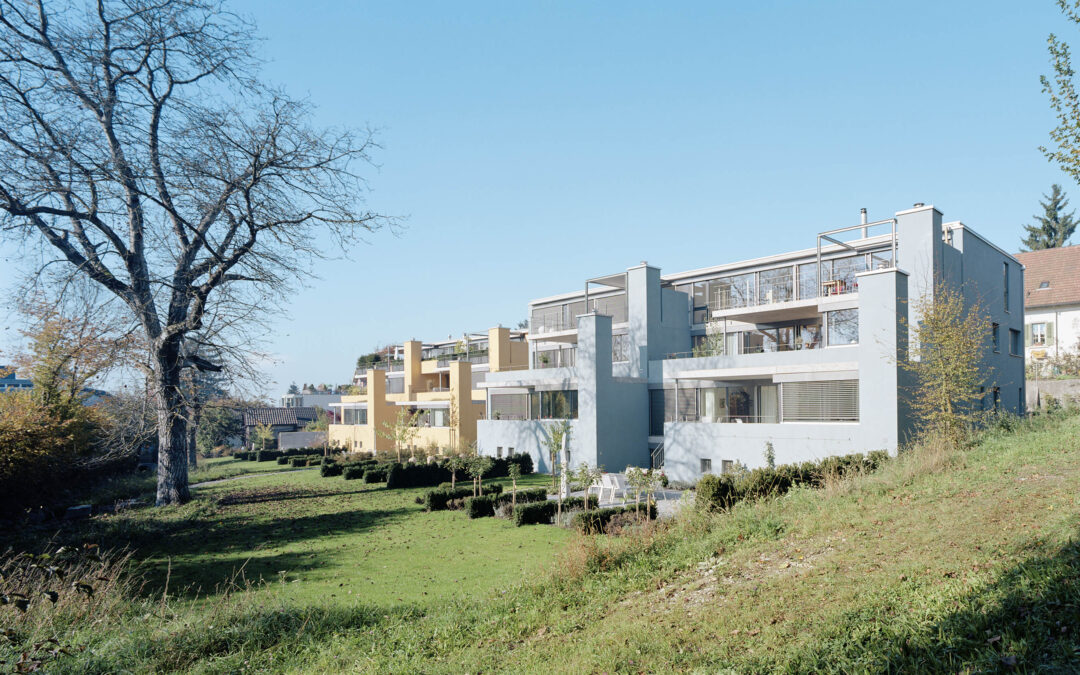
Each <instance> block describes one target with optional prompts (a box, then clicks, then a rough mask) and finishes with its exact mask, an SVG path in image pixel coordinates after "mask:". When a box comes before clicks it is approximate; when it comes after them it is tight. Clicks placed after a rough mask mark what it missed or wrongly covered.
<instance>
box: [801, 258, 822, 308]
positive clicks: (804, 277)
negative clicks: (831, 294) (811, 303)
mask: <svg viewBox="0 0 1080 675" xmlns="http://www.w3.org/2000/svg"><path fill="white" fill-rule="evenodd" d="M817 296H818V269H817V261H814V262H812V263H804V264H802V265H799V299H800V300H809V299H811V298H816V297H817Z"/></svg>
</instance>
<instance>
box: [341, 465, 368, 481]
mask: <svg viewBox="0 0 1080 675" xmlns="http://www.w3.org/2000/svg"><path fill="white" fill-rule="evenodd" d="M341 475H342V476H343V477H344V478H345V480H356V479H358V478H363V479H364V482H365V483H367V482H369V481H368V480H367V474H366V473H365V472H364V469H363V467H359V466H343V467H342V468H341Z"/></svg>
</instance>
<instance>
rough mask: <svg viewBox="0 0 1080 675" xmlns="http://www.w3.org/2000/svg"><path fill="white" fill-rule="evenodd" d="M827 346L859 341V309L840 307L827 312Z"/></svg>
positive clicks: (852, 343)
mask: <svg viewBox="0 0 1080 675" xmlns="http://www.w3.org/2000/svg"><path fill="white" fill-rule="evenodd" d="M827 321H828V330H829V346H830V347H837V346H839V345H854V344H858V343H859V310H857V309H840V310H837V311H835V312H829V313H828V318H827Z"/></svg>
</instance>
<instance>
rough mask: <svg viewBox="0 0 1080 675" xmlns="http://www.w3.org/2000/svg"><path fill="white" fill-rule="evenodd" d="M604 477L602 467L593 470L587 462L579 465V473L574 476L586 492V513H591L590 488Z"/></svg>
mask: <svg viewBox="0 0 1080 675" xmlns="http://www.w3.org/2000/svg"><path fill="white" fill-rule="evenodd" d="M603 475H604V470H603V469H602V468H601V467H596V468H595V469H594V468H591V467H590V466H589V464H588V463H587V462H582V463H581V464H579V465H578V468H577V471H576V472H575V474H574V479H575V480H577V482H578V483H580V484H581V488H582V489H583V490H584V491H585V512H586V513H588V512H589V486H590V485H592V484H593V483H595V482H597V481H598V480H600V478H601V476H603Z"/></svg>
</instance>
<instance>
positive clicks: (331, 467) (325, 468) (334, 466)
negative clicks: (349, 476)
mask: <svg viewBox="0 0 1080 675" xmlns="http://www.w3.org/2000/svg"><path fill="white" fill-rule="evenodd" d="M344 472H345V467H343V466H341V465H340V464H338V463H337V462H335V461H333V460H330V461H329V462H327V461H323V463H322V464H321V465H320V466H319V475H320V476H322V477H323V478H328V477H330V476H340V475H341V474H342V473H344Z"/></svg>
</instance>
